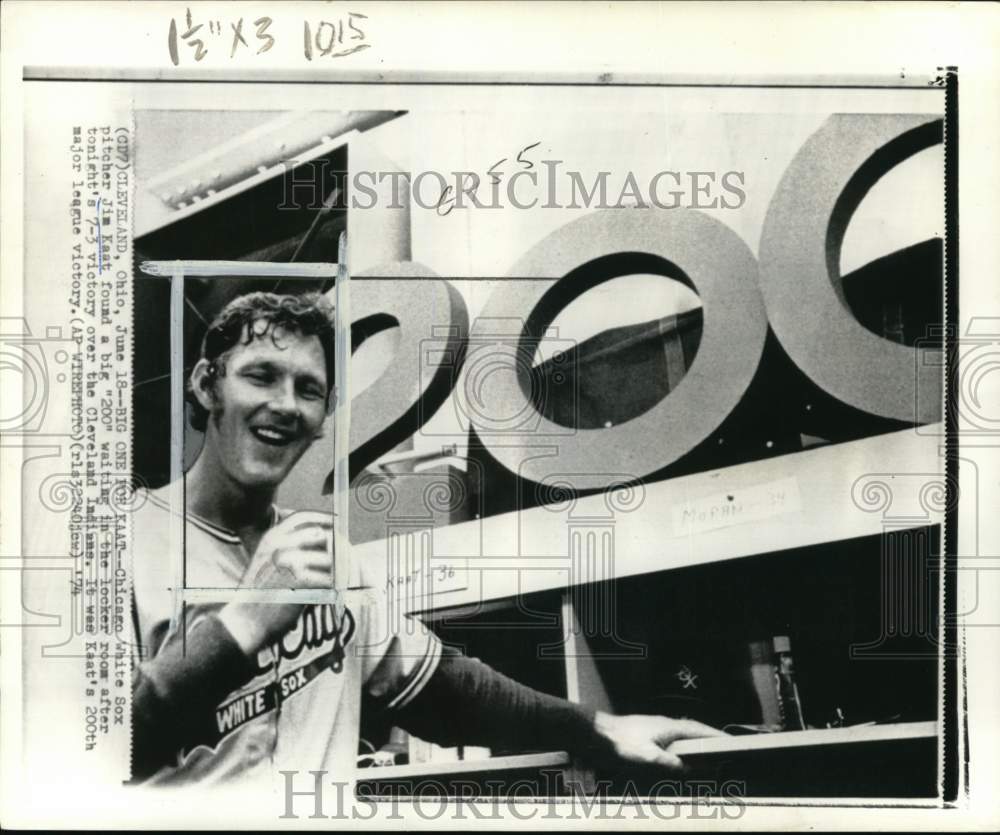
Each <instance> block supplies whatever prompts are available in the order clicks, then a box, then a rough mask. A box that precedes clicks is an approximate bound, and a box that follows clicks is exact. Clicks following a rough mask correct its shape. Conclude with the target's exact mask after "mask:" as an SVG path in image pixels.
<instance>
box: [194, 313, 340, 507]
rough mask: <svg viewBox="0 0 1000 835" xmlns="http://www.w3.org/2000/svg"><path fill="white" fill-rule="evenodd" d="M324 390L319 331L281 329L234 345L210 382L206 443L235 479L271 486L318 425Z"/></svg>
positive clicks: (323, 409)
mask: <svg viewBox="0 0 1000 835" xmlns="http://www.w3.org/2000/svg"><path fill="white" fill-rule="evenodd" d="M326 395H327V379H326V363H325V360H324V356H323V347H322V345H321V344H320V341H319V338H318V337H316V336H301V335H300V334H298V333H295V332H290V331H283V330H279V331H278V333H277V334H276V335H275V336H274V339H272V333H270V332H269V333H267V334H266V335H264V336H263V337H258V338H256V339H254V340H253V341H252V342H251V343H250V344H249V345H243V344H239V345H236V346H235V347H234V348H232V349H231V350H230V351H229V352H227V354H226V356H225V374H223V375H221V376H219V377H218V378H217V379H216V381H215V408H214V409H213V411H212V416H211V425H210V429H209V435H208V437H207V438H206V443H214V445H215V452H216V457H217V459H218V461H219V463H220V464H221V466H222V467H223V468H224V469H225V470H226V473H227V475H229V476H230V477H231V478H233V479H234V480H235V481H236V482H237V483H239V484H243V485H245V486H247V487H277V486H278V485H279V484H281V482H282V481H284V479H285V476H287V475H288V473H289V472H290V471H291V469H292V467H294V466H295V463H296V462H297V461H298V460H299V458H300V457H301V456H302V453H304V452H305V451H306V449H308V448H309V445H310V444H311V443H312V441H313V439H314V438H315V437H316V435H317V433H318V432H319V431H320V429H321V427H322V425H323V419H324V418H325V417H326V403H327V396H326Z"/></svg>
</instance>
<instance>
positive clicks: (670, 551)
mask: <svg viewBox="0 0 1000 835" xmlns="http://www.w3.org/2000/svg"><path fill="white" fill-rule="evenodd" d="M938 428H939V426H927V427H923V429H922V431H921V432H920V433H918V432H916V431H915V430H912V429H907V430H903V431H900V432H892V433H887V434H885V435H878V436H875V437H871V438H863V439H861V440H857V441H851V442H847V443H842V444H834V445H829V446H823V447H818V448H815V449H810V450H805V451H802V452H796V453H791V454H789V455H783V456H778V457H775V458H769V459H766V460H762V461H754V462H750V463H746V464H738V465H736V466H732V467H726V468H724V469H720V470H710V471H707V472H703V473H696V474H693V475H688V476H681V477H678V478H673V479H669V480H666V481H661V482H656V483H653V484H647V485H646V486H645V497H644V500H643V501H642V502H641V503H639V502H637V503H636V505H637V506H635V507H632V508H626V509H623V510H611V509H609V508H612V507H614V504H615V503H614V501H613V500H612V498H611V495H612V494H608V495H597V496H589V497H586V498H583V499H580V500H578V501H577V502H575V503H574V504H573V505H572V506H571V507H568V508H566V509H565V510H561V511H558V512H557V511H556V510H554V509H553V508H542V507H538V508H532V509H530V510H525V511H520V512H513V513H505V514H501V515H498V516H491V517H488V518H485V519H480V520H476V521H472V522H463V523H461V524H456V525H449V526H446V527H440V528H434V529H432V531H431V538H432V540H433V541H432V542H431V541H430V540H428V545H427V549H428V551H429V553H428V554H426V555H424V556H423V557H422V559H424V560H426V561H427V562H428V565H427V566H425V570H424V574H425V575H426V574H430V573H431V572H439V573H443V574H447V571H448V570H449V569H453V570H454V572H455V575H456V576H455V579H453V580H449V582H448V585H447V586H446V587H435V590H434V593H433V594H432V595H431V594H427V593H425V592H423V591H422V592H421V593H415V594H413V595H412V596H408V597H407V599H406V601H405V602H404V606H405V607H406V609H407V611H409V612H414V613H416V612H423V611H428V610H431V609H434V608H439V607H443V606H460V605H466V604H479V603H481V602H483V601H488V600H498V599H502V598H511V597H515V596H517V595H523V594H527V593H532V592H537V591H544V590H548V589H557V588H566V587H567V586H570V585H573V584H575V583H578V582H587V581H599V580H606V579H611V578H610V577H604V576H601V577H581V576H580V574H579V567H574V566H573V565H572V564H571V563H572V560H571V557H570V553H571V544H570V539H569V538H570V536H571V531H573V530H574V529H575V528H578V527H579V525H580V522H581V520H584V521H587V523H588V524H590V522H591V521H592V520H598V521H601V520H606V521H607V524H608V526H609V527H608V529H613V540H614V541H613V554H614V560H613V566H614V569H613V576H614V577H629V576H634V575H639V574H648V573H652V572H659V571H668V570H671V569H675V568H682V567H686V566H693V565H703V564H706V563H711V562H718V561H722V560H729V559H736V558H740V557H746V556H752V555H756V554H762V553H768V552H773V551H783V550H787V549H790V548H802V547H807V546H810V545H816V544H819V543H824V542H833V541H839V540H844V539H852V538H856V537H862V536H870V535H878V534H881V533H883V531H884V521H885V518H886V516H885V514H889V515H890V516H892V514H893V513H894V511H893V508H898V509H899V510H897V511H896V512H897V513H898V512H902V511H904V510H905V511H906V513H907V520H908V522H910V523H911V524H910V525H909V526H910V527H914V528H915V527H922V526H926V525H935V524H939V523H940V522H941V521H942V514H941V513H940V512H937V511H936V510H934V509H928V508H925V507H924V506H923V505H922V504H921V502H920V497H921V491H922V489H923V488H924V487H925V486H926V484H927V482H928V479H929V477H928V476H920V475H918V474H921V473H935V472H939V471H940V470H941V466H942V465H941V461H940V458H939V451H938V447H939V445H940V437H938V435H937V434H936V432H937V429H938ZM817 474H820V475H817ZM910 474H914V475H910ZM880 483H884V486H885V490H884V491H883V489H882V488H881V487H880V486H879V484H880ZM866 485H868V486H870V488H871V489H869V490H866V489H865V488H866ZM883 493H885V494H887V495H886V496H885V498H886V501H890V500H891V502H892V505H893V507H881V506H879V505H878V501H879V500H881V498H882V497H883ZM890 495H891V499H890ZM866 502H869V503H866ZM914 509H917V510H919V513H920V514H921V515H918V516H912V518H911V515H912V514H911V511H912V510H914ZM692 519H694V521H693V522H692V521H691V520H692ZM594 524H597V523H594ZM393 547H394V546H393V544H392V543H391V541H389V540H376V541H374V542H367V543H364V544H360V545H355V546H354V547H353V548H352V555H353V558H354V561H355V562H357V563H361V564H363V565H366V566H369V567H372V568H371V569H370V570H371V571H373V572H374V573H373V575H372V576H371V577H365V579H364V581H363V582H362V585H374V586H383V585H384V584H385V583H386V582H388V578H386V577H385V576H384V574H383V575H382V576H381V579H380V578H379V576H377V573H378V572H384V571H385V568H384V567H385V566H386V565H387V563H388V564H391V563H392V560H387V557H388V556H390V555H391V554H392V553H393V552H392V548H393Z"/></svg>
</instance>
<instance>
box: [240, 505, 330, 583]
mask: <svg viewBox="0 0 1000 835" xmlns="http://www.w3.org/2000/svg"><path fill="white" fill-rule="evenodd" d="M332 554H333V516H331V515H330V514H329V513H319V512H317V511H302V512H299V513H293V514H292V515H291V516H289V517H288V518H287V519H285V520H284V521H282V522H281V523H279V524H277V525H275V526H274V527H273V528H271V529H270V530H268V531H267V532H266V533H265V534H264V536H263V537H261V540H260V544H259V545H258V546H257V551H256V553H254V555H253V559H251V560H250V565H248V566H247V569H246V571H245V572H244V573H243V579H242V580H241V581H240V588H244V589H323V588H330V587H331V586H332V585H333V558H332Z"/></svg>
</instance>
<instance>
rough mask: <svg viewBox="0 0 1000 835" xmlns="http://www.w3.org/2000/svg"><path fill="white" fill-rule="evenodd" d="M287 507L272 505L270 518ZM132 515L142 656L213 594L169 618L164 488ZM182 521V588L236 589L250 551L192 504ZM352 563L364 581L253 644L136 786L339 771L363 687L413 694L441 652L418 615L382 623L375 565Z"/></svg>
mask: <svg viewBox="0 0 1000 835" xmlns="http://www.w3.org/2000/svg"><path fill="white" fill-rule="evenodd" d="M286 515H287V514H285V513H283V512H281V511H278V510H277V509H272V524H275V523H276V522H277V521H279V520H280V519H281V518H284V516H286ZM133 518H134V531H135V535H134V540H133V541H134V542H135V546H134V554H133V577H134V588H135V601H136V623H137V628H138V629H139V636H140V642H141V644H142V647H143V650H144V652H145V653H146V657H153V656H155V655H156V654H157V653H158V652H160V651H161V650H162V648H163V647H165V646H167V643H168V642H170V641H179V640H182V638H183V632H184V630H185V629H187V630H190V629H191V628H192V627H193V626H194V625H195V624H196V623H197V621H198V619H199V618H201V617H204V616H205V614H206V613H209V612H216V611H218V610H219V609H221V608H222V606H223V603H221V602H220V603H201V602H199V603H197V604H195V605H192V604H190V603H189V604H188V605H187V606H186V607H185V612H184V617H183V618H179V617H178V618H175V612H174V610H173V607H174V596H173V593H172V590H171V587H172V585H173V580H172V577H173V571H174V568H173V564H172V560H171V553H170V545H169V543H170V528H171V522H172V518H173V517H172V513H171V510H170V506H169V504H168V503H167V502H166V501H165V494H164V493H163V492H162V491H157V492H153V493H150V494H149V497H148V500H147V501H146V503H145V504H144V505H143V506H142V507H141V508H139V509H138V510H137V511H136V513H135V515H134V517H133ZM181 527H183V531H184V535H183V540H184V545H183V548H184V551H185V553H186V572H185V584H186V586H187V587H188V588H202V589H213V588H214V589H233V588H236V587H237V586H238V585H239V583H240V580H241V578H242V576H243V571H244V569H245V567H246V566H247V565H248V563H249V561H250V555H249V554H248V553H247V552H246V549H245V548H244V547H243V544H242V543H241V541H240V539H239V537H237V536H236V535H235V534H234V533H233V532H231V531H227V530H225V529H222V528H219V527H218V526H216V525H213V524H210V523H208V522H207V521H205V520H203V519H199V518H197V517H195V516H193V515H191V514H187V516H186V519H185V520H184V524H183V526H181V525H180V524H179V523H178V524H177V528H178V529H180V528H181ZM360 568H361V571H362V572H364V575H365V576H364V577H362V575H361V574H360V573H359V574H358V576H357V577H355V578H352V580H353V581H352V582H351V583H350V585H351V586H358V585H368V586H369V589H368V590H366V591H350V592H347V593H346V594H344V595H341V598H345V599H339V598H338V601H337V602H336V603H328V604H317V605H308V606H305V607H304V609H303V612H302V615H301V616H300V618H299V621H298V623H297V624H296V626H295V627H294V628H293V629H292V630H291V631H290V632H288V633H287V634H286V635H285V636H284V637H283V638H282V639H281V640H280V641H279V642H277V643H275V644H274V645H273V646H271V647H269V648H267V649H264V650H262V651H261V652H260V653H259V654H258V657H257V673H256V675H254V677H253V678H252V679H251V680H250V681H248V682H246V683H245V684H244V685H243V686H241V687H239V688H238V689H236V690H234V691H232V692H231V693H230V694H229V695H228V696H226V698H225V699H223V701H222V702H221V703H220V704H218V705H217V706H216V707H215V708H214V709H212V710H211V711H210V712H206V713H205V714H204V715H198V716H191V717H189V722H190V723H191V724H190V725H189V727H192V728H195V727H196V728H197V739H198V742H197V744H196V745H195V746H194V747H193V748H191V749H190V750H181V751H178V752H177V759H176V762H173V763H171V764H170V765H168V766H165V767H163V768H162V769H160V770H159V771H158V772H157V773H156V774H154V775H153V776H152V777H151V778H150V779H149V780H148V781H146V782H145V783H144V785H158V784H187V783H191V782H195V781H197V782H198V783H199V784H208V783H211V782H216V781H224V780H232V779H239V780H244V779H255V778H261V779H265V780H270V779H272V778H273V777H274V776H275V775H277V773H278V772H279V771H281V770H294V771H301V772H307V771H316V770H322V771H327V772H329V773H330V774H331V776H333V777H338V778H341V779H349V778H350V776H351V774H352V772H353V771H354V766H355V762H356V758H357V750H358V735H359V728H360V722H361V696H362V688H363V687H366V688H368V690H369V692H370V693H372V694H373V695H377V696H379V700H380V703H383V704H387V705H388V706H389V707H402V706H403V705H405V704H406V703H408V702H409V701H410V700H411V699H412V698H413V697H414V696H415V695H416V694H417V693H419V692H420V690H421V689H422V688H423V686H424V684H425V683H426V682H427V680H428V679H429V678H430V677H431V675H433V673H434V671H435V669H436V668H437V664H438V661H439V660H440V656H441V645H440V643H439V641H438V639H437V638H436V637H435V636H434V634H433V633H431V632H430V631H429V630H427V629H426V627H425V626H424V625H423V624H422V623H420V622H419V621H418V620H416V619H407V618H395V619H394V620H396V621H398V622H396V623H390V616H389V613H390V607H389V606H388V603H387V595H386V585H387V584H386V583H385V581H384V577H383V579H382V580H381V582H380V581H379V575H380V572H379V568H380V567H379V566H369V570H365V569H364V567H360ZM370 569H374V570H370ZM365 580H367V581H368V582H364V581H365ZM261 605H267V604H263V603H262V604H261ZM172 620H176V622H175V623H174V626H173V627H171V621H172ZM181 620H183V624H182V623H181V622H180V621H181Z"/></svg>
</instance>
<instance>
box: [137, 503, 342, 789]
mask: <svg viewBox="0 0 1000 835" xmlns="http://www.w3.org/2000/svg"><path fill="white" fill-rule="evenodd" d="M332 530H333V526H332V518H331V517H330V515H329V514H320V513H296V514H293V515H292V516H289V517H288V518H287V519H285V520H283V521H282V522H281V523H279V524H278V525H276V526H275V527H273V528H271V529H270V530H269V531H267V532H266V533H265V534H264V536H263V537H262V538H261V541H260V544H259V545H258V547H257V550H256V552H255V553H254V556H253V559H252V560H251V561H250V564H249V565H248V566H247V569H246V571H245V573H244V576H243V580H242V582H241V584H240V588H247V589H255V590H260V589H297V588H329V586H330V585H331V577H332V559H331V554H332V546H331V537H332ZM301 611H302V604H294V603H292V604H289V603H280V604H277V603H275V604H272V603H260V602H243V601H240V600H234V601H231V602H229V603H227V604H226V605H225V606H223V607H222V608H221V609H220V610H218V612H217V613H206V614H201V615H200V616H197V617H195V618H193V619H192V620H191V622H190V623H189V624H185V626H186V631H185V634H184V636H183V640H179V639H174V640H166V641H163V642H162V643H161V644H160V646H159V647H158V648H157V651H156V654H155V655H154V657H152V658H151V659H149V660H148V661H145V662H143V663H142V664H140V665H139V666H138V667H137V669H136V673H135V676H134V679H133V685H132V727H133V741H132V749H133V769H132V770H133V780H136V781H141V780H143V779H145V778H146V777H149V776H150V775H152V774H154V773H155V772H156V771H157V770H159V769H160V768H161V767H162V766H164V765H166V764H168V763H170V762H172V761H173V759H174V757H175V755H176V752H177V751H178V750H180V749H181V748H183V747H188V746H190V744H191V743H195V744H197V741H198V740H197V739H196V738H193V737H192V735H194V734H197V729H196V728H192V727H191V725H190V723H189V722H188V721H187V720H188V717H191V716H195V715H200V714H203V713H205V712H206V711H210V710H211V709H212V708H214V707H215V706H216V705H217V704H219V702H221V701H222V700H223V699H224V698H225V697H226V696H227V695H228V694H229V693H231V692H233V691H234V690H237V689H238V688H240V687H241V686H243V685H244V684H246V683H247V682H248V681H250V679H251V678H253V676H254V675H255V674H257V672H258V669H257V662H256V656H257V653H258V652H259V651H260V650H262V649H263V648H265V647H266V646H269V645H270V644H271V643H273V642H274V641H276V640H278V639H279V638H281V636H282V635H284V634H285V633H286V632H287V631H288V630H289V629H291V628H292V627H293V626H294V625H295V622H296V620H297V619H298V617H299V614H300V613H301ZM178 637H179V636H178Z"/></svg>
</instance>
